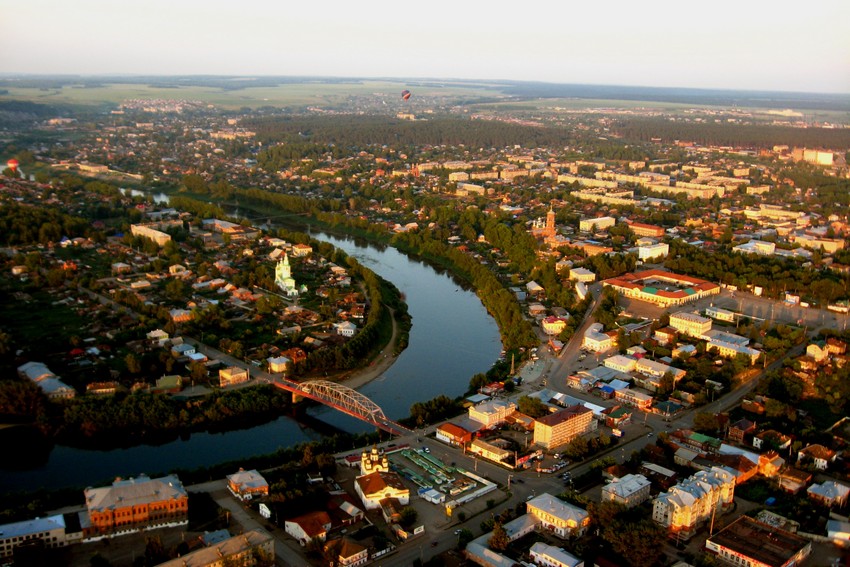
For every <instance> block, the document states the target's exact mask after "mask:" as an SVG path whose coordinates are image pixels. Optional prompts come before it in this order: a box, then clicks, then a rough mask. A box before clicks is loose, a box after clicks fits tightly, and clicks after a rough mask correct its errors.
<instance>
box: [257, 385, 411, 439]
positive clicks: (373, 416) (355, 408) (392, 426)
mask: <svg viewBox="0 0 850 567" xmlns="http://www.w3.org/2000/svg"><path fill="white" fill-rule="evenodd" d="M273 384H274V385H275V386H277V387H278V388H280V389H281V390H286V391H287V392H291V393H292V399H293V401H298V400H299V399H300V398H308V399H311V400H314V401H316V402H319V403H320V404H324V405H326V406H328V407H332V408H334V409H335V410H337V411H341V412H342V413H344V414H347V415H350V416H352V417H356V418H357V419H360V420H362V421H365V422H366V423H370V424H372V425H374V426H375V427H377V428H378V429H382V430H384V431H386V432H387V433H389V434H391V435H395V436H398V437H400V436H403V435H408V434H410V433H413V432H412V431H411V430H409V429H407V428H406V427H404V426H403V425H399V424H398V423H396V422H394V421H392V420H390V419H388V418H387V416H386V415H384V410H382V409H381V408H380V406H378V404H376V403H375V402H373V401H372V400H370V399H369V398H367V397H366V396H364V395H363V394H361V393H360V392H358V391H357V390H352V389H351V388H349V387H348V386H343V385H342V384H337V383H336V382H328V381H327V380H308V381H306V382H290V381H289V380H284V379H280V378H279V379H276V380H275V381H274V382H273Z"/></svg>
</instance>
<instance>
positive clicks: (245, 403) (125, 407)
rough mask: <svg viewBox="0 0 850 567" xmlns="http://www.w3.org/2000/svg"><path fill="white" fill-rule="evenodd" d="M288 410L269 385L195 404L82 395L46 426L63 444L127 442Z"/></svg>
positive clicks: (164, 398)
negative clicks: (57, 418)
mask: <svg viewBox="0 0 850 567" xmlns="http://www.w3.org/2000/svg"><path fill="white" fill-rule="evenodd" d="M288 406H289V398H288V396H286V395H284V394H283V393H282V392H281V391H280V390H278V389H277V388H274V387H273V386H267V385H266V386H258V387H256V388H245V389H240V390H232V391H228V392H214V393H212V394H210V395H208V396H206V397H204V398H198V399H195V400H192V401H191V402H187V401H181V400H177V399H174V398H171V397H168V396H158V395H155V394H147V393H134V394H129V395H126V394H125V395H122V394H116V395H115V396H110V397H97V396H81V397H79V398H75V399H73V400H69V401H67V402H64V404H63V407H62V414H61V416H59V421H58V422H54V423H51V424H50V425H47V424H45V426H46V427H47V428H48V431H47V433H48V434H49V435H51V436H55V437H57V438H58V439H60V440H62V441H63V442H68V443H74V444H79V443H87V442H89V441H94V440H97V442H98V444H99V445H102V444H103V443H104V442H105V443H121V444H126V443H129V442H139V441H142V440H147V441H149V440H150V439H151V438H156V437H161V436H166V435H175V434H176V433H177V432H178V431H188V430H203V429H206V428H209V427H211V426H214V425H220V424H221V423H223V422H228V423H233V421H234V420H236V421H239V420H252V421H256V420H257V419H270V418H273V417H276V416H278V415H280V413H281V412H282V411H284V410H285V409H286V408H287V407H288Z"/></svg>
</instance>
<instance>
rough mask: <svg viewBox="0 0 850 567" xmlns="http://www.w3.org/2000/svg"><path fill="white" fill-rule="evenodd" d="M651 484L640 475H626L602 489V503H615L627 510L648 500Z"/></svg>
mask: <svg viewBox="0 0 850 567" xmlns="http://www.w3.org/2000/svg"><path fill="white" fill-rule="evenodd" d="M651 484H652V483H650V482H649V479H647V478H646V477H645V476H643V475H642V474H627V475H626V476H624V477H622V478H619V479H615V480H614V481H613V482H610V483H608V484H606V485H605V486H603V487H602V501H603V502H616V503H617V504H622V505H623V506H625V507H627V508H632V507H633V506H637V505H638V504H640V503H641V502H644V501H645V500H649V489H650V485H651Z"/></svg>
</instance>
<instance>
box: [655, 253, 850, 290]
mask: <svg viewBox="0 0 850 567" xmlns="http://www.w3.org/2000/svg"><path fill="white" fill-rule="evenodd" d="M664 266H665V267H667V268H668V269H670V270H672V271H674V272H677V273H683V274H688V275H692V276H697V277H699V278H703V279H707V280H710V281H715V282H718V281H719V282H723V283H725V284H730V285H736V286H738V287H742V288H743V287H746V286H750V285H753V286H761V287H762V288H763V289H764V294H765V295H766V296H767V297H781V296H782V294H783V293H784V292H786V291H787V292H791V293H800V294H803V295H804V296H806V297H813V298H814V299H816V300H817V301H819V302H822V303H830V302H832V301H834V300H836V299H839V298H841V297H844V296H846V295H847V294H848V287H850V282H848V280H847V279H842V278H841V277H840V276H839V275H838V274H836V273H833V272H831V271H815V270H812V269H810V268H804V267H803V266H802V264H801V263H800V262H797V261H794V260H786V259H781V258H772V257H761V256H755V255H752V254H741V253H738V252H732V251H731V250H728V249H727V250H724V249H718V250H712V251H708V250H705V249H703V248H700V247H697V246H691V245H689V244H687V243H686V242H683V241H679V240H674V241H672V242H671V243H670V256H669V258H668V259H667V260H666V261H665V262H664Z"/></svg>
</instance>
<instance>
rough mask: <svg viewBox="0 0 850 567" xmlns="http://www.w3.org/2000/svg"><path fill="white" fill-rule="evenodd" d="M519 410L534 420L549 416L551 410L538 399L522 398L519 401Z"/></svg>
mask: <svg viewBox="0 0 850 567" xmlns="http://www.w3.org/2000/svg"><path fill="white" fill-rule="evenodd" d="M517 409H518V410H519V411H520V412H521V413H524V414H525V415H527V416H529V417H533V418H538V417H543V416H544V415H549V413H550V412H549V408H548V407H547V406H546V404H544V403H543V402H541V401H540V400H539V399H537V398H531V397H529V396H521V397H520V398H519V400H517Z"/></svg>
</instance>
